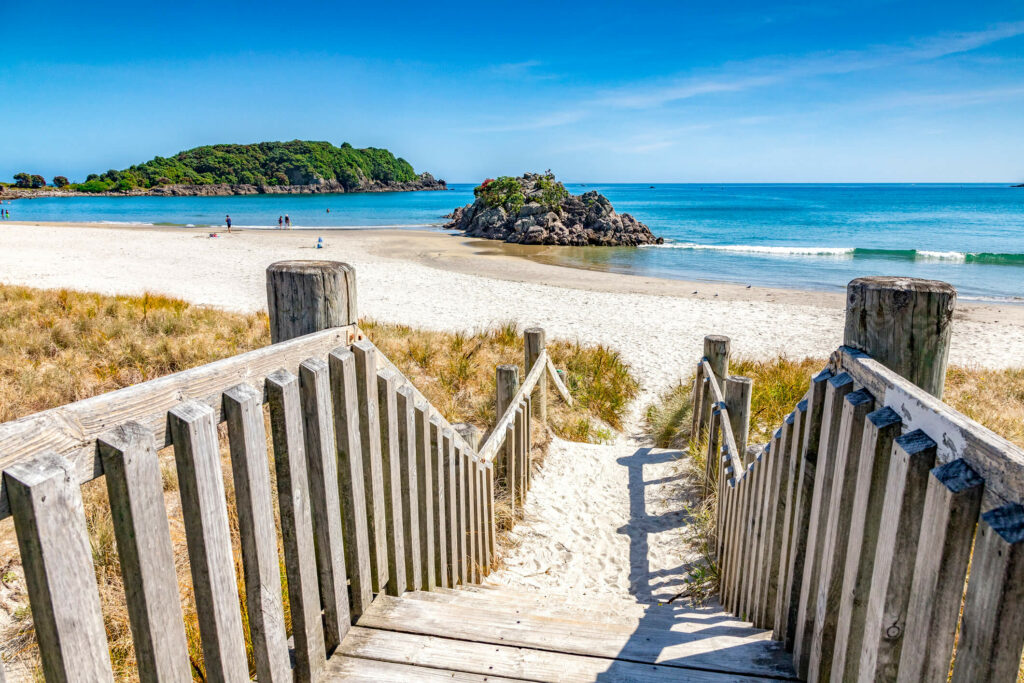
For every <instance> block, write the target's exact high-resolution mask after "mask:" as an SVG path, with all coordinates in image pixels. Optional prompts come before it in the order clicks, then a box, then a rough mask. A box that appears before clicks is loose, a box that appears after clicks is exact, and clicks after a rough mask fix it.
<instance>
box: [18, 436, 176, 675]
mask: <svg viewBox="0 0 1024 683" xmlns="http://www.w3.org/2000/svg"><path fill="white" fill-rule="evenodd" d="M96 446H97V450H98V451H99V455H100V458H101V459H102V460H103V473H104V475H105V476H104V478H105V479H106V481H107V494H108V495H109V496H110V517H111V521H112V522H113V524H114V534H115V536H116V538H117V554H118V557H119V558H120V560H121V576H122V577H123V579H124V587H125V599H126V601H127V603H128V616H129V619H130V621H129V623H130V625H131V630H132V640H133V642H134V644H135V660H136V662H137V663H138V667H139V678H140V680H167V681H188V680H191V678H192V673H191V671H190V670H189V663H188V644H187V642H186V640H185V625H184V623H183V621H182V616H181V600H180V598H179V597H178V579H177V577H176V576H175V574H174V549H173V547H172V546H171V531H170V525H169V524H168V522H167V508H166V507H165V506H164V489H163V482H162V481H161V477H160V461H159V459H158V458H157V455H156V443H155V441H154V438H153V433H152V432H151V431H149V430H148V429H146V428H145V427H143V426H142V425H140V424H139V423H137V422H129V423H127V424H125V425H122V426H120V427H117V428H115V429H114V430H113V431H112V432H108V433H106V434H104V435H103V436H101V437H100V438H99V439H98V440H97V442H96ZM2 680H3V679H2V677H0V681H2Z"/></svg>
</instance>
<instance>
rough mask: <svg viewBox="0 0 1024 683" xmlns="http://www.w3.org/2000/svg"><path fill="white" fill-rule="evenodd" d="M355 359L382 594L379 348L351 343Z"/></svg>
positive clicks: (376, 584) (373, 565) (374, 562)
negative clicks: (378, 393)
mask: <svg viewBox="0 0 1024 683" xmlns="http://www.w3.org/2000/svg"><path fill="white" fill-rule="evenodd" d="M352 353H353V355H354V356H355V359H356V393H357V394H358V404H359V443H360V444H361V446H362V457H363V491H364V494H365V496H366V515H367V520H366V528H367V532H368V533H369V538H370V570H371V572H372V575H373V592H374V593H383V592H384V589H385V586H387V583H388V550H387V536H388V533H387V518H386V514H385V512H384V509H385V507H386V503H385V501H384V498H385V495H386V494H385V491H384V465H383V458H382V456H381V447H380V413H379V410H380V406H379V403H380V399H379V397H378V395H377V350H376V348H375V347H374V346H373V344H371V343H370V342H368V341H366V340H362V341H357V342H356V343H354V344H352Z"/></svg>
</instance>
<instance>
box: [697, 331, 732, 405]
mask: <svg viewBox="0 0 1024 683" xmlns="http://www.w3.org/2000/svg"><path fill="white" fill-rule="evenodd" d="M730 346H731V342H730V340H729V338H728V337H723V336H721V335H718V334H709V335H708V336H706V337H704V358H706V359H707V361H708V365H710V366H711V371H712V372H713V373H714V374H715V376H714V378H713V379H714V381H716V382H718V389H719V390H720V391H721V392H722V394H723V395H724V394H725V378H726V377H728V376H729V348H730ZM709 379H711V378H709ZM712 395H713V392H712V391H711V390H710V389H707V390H705V391H704V392H703V400H702V401H701V406H700V411H701V412H700V421H699V423H698V424H707V421H708V418H709V417H710V413H711V396H712ZM696 409H697V406H694V410H696Z"/></svg>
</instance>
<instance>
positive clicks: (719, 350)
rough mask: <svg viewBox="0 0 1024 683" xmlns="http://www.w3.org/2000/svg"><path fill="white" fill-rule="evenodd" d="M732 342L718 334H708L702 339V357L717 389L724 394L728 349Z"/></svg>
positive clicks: (727, 370)
mask: <svg viewBox="0 0 1024 683" xmlns="http://www.w3.org/2000/svg"><path fill="white" fill-rule="evenodd" d="M731 345H732V342H731V341H730V339H729V338H728V337H723V336H722V335H720V334H709V335H708V336H706V337H704V357H705V358H707V359H708V365H710V366H711V370H712V372H714V373H715V379H716V380H717V381H718V388H719V389H721V390H722V391H723V393H724V392H725V378H726V377H728V376H729V349H730V347H731Z"/></svg>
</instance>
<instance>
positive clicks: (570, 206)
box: [445, 173, 664, 246]
mask: <svg viewBox="0 0 1024 683" xmlns="http://www.w3.org/2000/svg"><path fill="white" fill-rule="evenodd" d="M513 181H514V183H515V184H517V185H518V188H519V193H518V195H517V193H516V188H515V185H514V184H513ZM491 182H493V183H494V184H495V187H497V186H500V187H501V191H500V192H495V191H490V190H488V187H490V186H491V185H490V183H489V182H485V184H484V185H481V186H480V187H478V188H477V189H476V190H475V194H476V196H477V199H476V201H475V202H473V203H472V204H467V205H466V206H462V207H459V208H457V209H455V210H454V211H453V212H452V213H451V214H449V216H448V217H449V218H451V219H452V220H451V222H450V223H448V224H447V225H446V226H445V227H447V228H450V229H455V230H462V231H464V232H465V234H466V235H467V236H469V237H484V238H487V239H495V240H503V241H505V242H513V243H516V244H554V245H562V246H588V245H595V246H638V245H641V244H661V243H662V242H664V240H663V239H662V238H661V237H655V236H654V235H653V234H651V231H650V229H649V228H648V227H647V226H646V225H644V224H643V223H641V222H640V221H638V220H636V219H635V218H633V217H632V216H631V215H629V214H628V213H623V214H619V213H616V211H615V209H614V208H612V204H611V202H610V201H608V198H607V197H605V196H604V195H602V194H599V193H598V192H596V191H594V190H591V191H590V192H586V193H584V194H582V195H571V194H569V193H568V192H567V191H566V190H565V186H564V185H562V183H559V182H558V181H556V180H555V179H554V176H552V175H550V174H547V175H540V174H537V173H527V174H525V175H523V176H521V177H519V178H499V179H498V180H497V181H491Z"/></svg>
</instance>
